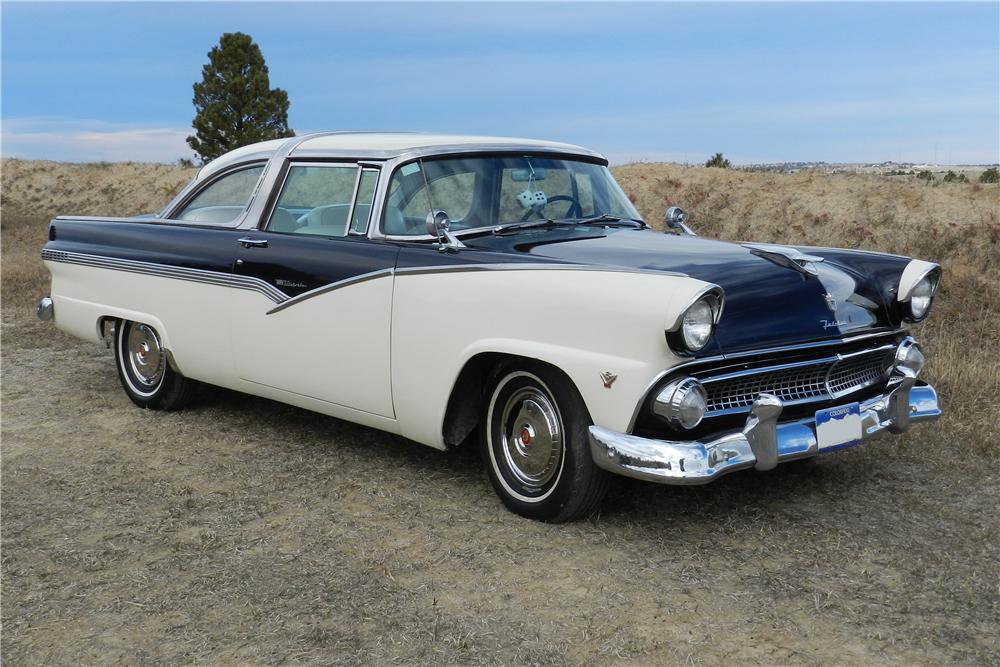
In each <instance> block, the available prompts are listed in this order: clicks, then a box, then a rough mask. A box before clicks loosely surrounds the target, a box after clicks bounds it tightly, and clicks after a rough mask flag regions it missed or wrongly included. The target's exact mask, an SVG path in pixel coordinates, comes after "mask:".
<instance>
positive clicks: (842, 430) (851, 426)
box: [816, 403, 861, 449]
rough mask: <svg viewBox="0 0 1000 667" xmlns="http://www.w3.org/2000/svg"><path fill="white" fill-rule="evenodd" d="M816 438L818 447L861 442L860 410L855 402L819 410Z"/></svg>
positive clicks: (840, 445) (836, 446) (842, 445)
mask: <svg viewBox="0 0 1000 667" xmlns="http://www.w3.org/2000/svg"><path fill="white" fill-rule="evenodd" d="M816 440H817V441H818V444H819V448H820V449H836V448H840V447H850V446H851V445H856V444H858V443H859V442H861V410H860V409H859V407H858V404H857V403H849V404H848V405H840V406H837V407H835V408H828V409H826V410H819V411H818V412H817V413H816Z"/></svg>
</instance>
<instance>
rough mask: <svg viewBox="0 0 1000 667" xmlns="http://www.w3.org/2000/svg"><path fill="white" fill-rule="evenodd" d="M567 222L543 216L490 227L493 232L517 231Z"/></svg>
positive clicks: (562, 225)
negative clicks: (527, 220)
mask: <svg viewBox="0 0 1000 667" xmlns="http://www.w3.org/2000/svg"><path fill="white" fill-rule="evenodd" d="M568 226H569V224H568V223H566V222H557V221H555V220H552V219H550V218H545V219H544V220H531V221H529V222H511V223H508V224H506V225H497V226H496V227H492V228H491V229H492V230H493V233H494V234H502V233H504V232H510V231H518V230H521V229H537V228H540V227H568Z"/></svg>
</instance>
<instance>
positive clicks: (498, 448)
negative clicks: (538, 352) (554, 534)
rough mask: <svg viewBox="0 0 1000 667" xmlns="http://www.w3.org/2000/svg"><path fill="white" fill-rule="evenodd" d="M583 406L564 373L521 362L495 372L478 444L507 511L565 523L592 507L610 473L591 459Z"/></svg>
mask: <svg viewBox="0 0 1000 667" xmlns="http://www.w3.org/2000/svg"><path fill="white" fill-rule="evenodd" d="M589 426H590V418H589V415H588V412H587V407H586V405H585V404H584V402H583V399H582V398H581V397H580V394H579V392H577V390H576V387H574V386H573V383H572V382H570V381H569V379H568V378H566V377H565V376H564V375H563V374H562V373H560V372H558V371H556V370H554V369H552V368H550V367H548V366H546V365H544V364H540V363H537V362H529V361H524V362H522V363H519V364H517V365H505V366H502V367H501V368H500V369H499V372H498V373H497V374H496V375H495V377H494V380H493V382H492V383H491V384H490V387H489V389H488V393H487V401H486V407H485V414H484V415H483V419H482V420H481V425H480V428H481V435H480V443H481V447H482V454H483V459H484V460H485V462H486V467H487V470H488V472H489V476H490V481H491V482H492V484H493V488H494V489H495V490H496V492H497V495H499V496H500V499H501V500H502V501H503V503H504V505H506V506H507V508H508V509H510V510H511V511H513V512H516V513H517V514H520V515H522V516H525V517H528V518H531V519H539V520H542V521H551V522H561V521H571V520H573V519H577V518H580V517H582V516H586V515H588V514H590V513H592V512H593V511H594V510H596V509H597V507H598V505H599V504H600V502H601V500H602V498H603V497H604V494H605V492H606V491H607V486H608V476H609V475H608V473H607V472H605V471H604V470H601V469H600V468H598V467H597V466H595V465H594V462H593V459H592V458H591V455H590V447H589V436H588V431H587V429H588V427H589Z"/></svg>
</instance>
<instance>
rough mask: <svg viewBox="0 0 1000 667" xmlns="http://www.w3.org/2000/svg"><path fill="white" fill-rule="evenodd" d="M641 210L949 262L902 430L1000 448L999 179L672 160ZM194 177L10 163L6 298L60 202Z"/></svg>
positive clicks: (779, 237) (953, 443)
mask: <svg viewBox="0 0 1000 667" xmlns="http://www.w3.org/2000/svg"><path fill="white" fill-rule="evenodd" d="M614 172H615V176H616V177H617V178H618V179H619V181H620V182H621V184H622V187H623V188H624V189H625V191H626V192H627V193H628V194H629V195H630V196H631V197H632V198H633V199H634V200H635V202H636V205H637V206H638V208H639V210H640V211H641V213H642V214H643V216H644V217H645V218H646V219H647V220H649V221H652V222H653V224H654V225H659V222H658V221H659V220H660V218H661V217H662V213H663V210H664V209H665V208H666V207H667V206H669V205H679V206H681V207H683V208H684V209H685V210H687V211H688V213H689V215H690V224H691V225H692V226H693V227H694V229H695V230H696V231H697V232H698V233H699V234H701V235H703V236H709V237H714V238H722V239H730V240H755V241H769V242H779V243H790V244H806V245H826V246H838V247H848V248H865V249H870V250H878V251H884V252H893V253H899V254H903V255H909V256H913V257H919V258H921V259H928V260H933V261H937V262H940V263H941V264H942V266H943V267H944V283H943V288H942V292H941V295H940V297H939V299H938V302H937V304H936V305H935V310H934V312H933V313H932V316H931V318H930V321H929V322H928V323H926V324H924V325H921V326H918V327H916V328H915V335H916V336H917V337H918V339H919V340H921V342H923V343H924V346H925V348H926V349H927V351H928V357H929V359H930V363H929V368H928V371H927V373H928V375H929V376H930V377H931V378H932V379H933V381H934V382H935V383H936V385H937V386H938V388H939V390H940V392H941V394H942V400H943V403H944V405H945V408H946V410H947V417H946V419H944V420H943V421H942V422H941V424H940V425H939V426H938V427H936V428H935V429H933V430H932V429H920V430H918V431H917V432H915V433H914V434H913V435H910V436H907V439H906V440H905V443H906V445H907V446H908V447H915V448H917V450H916V451H920V452H922V453H923V454H928V455H933V456H934V458H938V456H939V455H940V456H941V458H942V460H944V459H951V458H952V457H953V455H954V454H956V451H957V452H959V453H960V454H961V455H964V454H965V453H966V452H977V453H979V454H983V455H987V456H990V457H996V456H997V455H998V454H1000V445H998V444H997V441H998V440H1000V429H998V428H997V426H996V425H995V423H993V422H994V418H995V415H996V414H998V413H1000V400H998V398H997V397H998V394H1000V350H998V346H997V345H996V343H997V342H998V334H997V332H998V329H1000V326H998V324H997V321H998V318H1000V186H998V185H997V184H989V185H980V184H961V183H949V184H945V183H936V184H931V185H928V184H925V183H921V182H918V181H915V180H914V181H905V180H899V179H892V178H887V177H881V176H873V175H822V174H815V173H810V172H802V173H798V174H793V175H783V174H759V173H745V172H740V171H734V170H724V169H705V168H697V167H682V166H679V165H673V164H632V165H626V166H622V167H617V168H615V169H614ZM193 174H194V170H192V169H184V168H180V167H173V166H167V165H147V164H134V163H120V164H84V165H77V164H59V163H52V162H38V161H23V160H4V161H3V164H2V195H0V197H2V243H3V263H2V271H3V291H2V296H3V302H4V305H5V310H6V311H11V310H16V311H17V312H26V311H27V309H28V307H30V306H31V305H32V304H33V303H34V302H35V300H36V299H37V298H38V297H39V296H41V295H42V294H44V293H45V291H46V290H47V279H46V274H45V271H44V267H43V265H42V264H41V261H40V260H39V258H38V252H39V250H40V248H41V246H42V244H43V243H44V241H45V228H46V223H47V222H48V220H49V219H50V218H51V217H52V216H54V215H57V214H60V213H74V214H88V215H132V214H136V213H143V212H150V211H155V210H158V209H159V208H160V207H161V206H162V205H163V204H164V203H165V202H166V201H167V200H168V199H170V197H171V196H172V195H173V194H174V193H175V192H177V191H178V190H179V189H180V188H181V187H182V186H183V185H184V183H185V182H187V181H188V180H189V179H190V178H191V177H192V176H193Z"/></svg>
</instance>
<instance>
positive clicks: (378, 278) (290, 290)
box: [232, 163, 398, 418]
mask: <svg viewBox="0 0 1000 667" xmlns="http://www.w3.org/2000/svg"><path fill="white" fill-rule="evenodd" d="M378 173H379V171H378V169H377V168H371V167H362V166H360V165H357V164H328V163H291V164H289V165H288V167H287V170H286V174H285V178H284V182H283V184H282V186H281V190H280V193H279V195H278V197H277V200H276V201H275V203H274V205H272V206H271V208H270V213H269V214H268V215H267V217H266V221H265V223H264V224H262V225H260V229H258V230H251V231H248V232H247V233H246V234H243V235H241V236H240V238H239V240H238V241H237V243H238V247H237V249H236V265H235V267H234V271H235V273H236V274H238V275H241V276H247V277H249V278H253V279H257V280H262V281H264V282H266V283H268V284H269V285H271V286H273V287H274V288H276V290H278V291H279V292H280V294H281V295H283V296H278V297H277V300H275V299H274V298H268V297H267V296H265V295H263V294H262V293H261V292H260V291H253V290H236V291H235V294H234V300H235V301H234V304H233V319H232V321H233V354H234V363H235V366H236V371H237V373H238V375H239V377H240V378H241V379H242V380H244V381H247V382H252V383H255V384H261V385H265V386H268V387H273V388H276V389H280V390H283V391H287V392H291V393H294V394H298V395H301V396H308V397H310V398H314V399H318V400H321V401H325V402H327V403H332V404H336V405H340V406H344V407H348V408H352V409H355V410H361V411H364V412H367V413H371V414H376V415H380V416H384V417H390V418H391V417H392V416H393V409H392V395H391V388H390V377H389V329H390V326H389V325H390V317H391V304H392V269H393V267H394V266H395V263H396V254H397V253H398V248H397V247H396V246H394V245H392V244H387V243H382V242H377V241H371V240H369V239H368V238H367V236H366V232H367V229H368V224H369V218H370V216H371V204H372V199H373V195H374V191H375V183H376V181H377V180H378ZM276 294H277V293H276Z"/></svg>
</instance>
